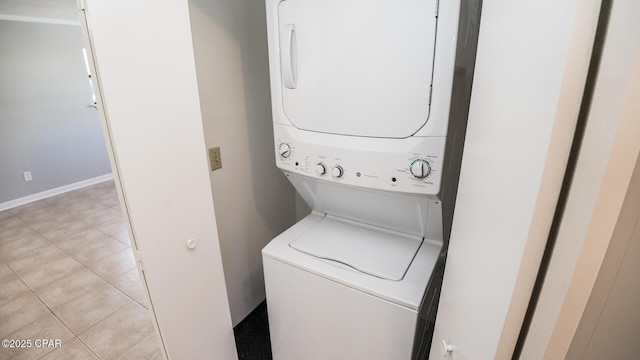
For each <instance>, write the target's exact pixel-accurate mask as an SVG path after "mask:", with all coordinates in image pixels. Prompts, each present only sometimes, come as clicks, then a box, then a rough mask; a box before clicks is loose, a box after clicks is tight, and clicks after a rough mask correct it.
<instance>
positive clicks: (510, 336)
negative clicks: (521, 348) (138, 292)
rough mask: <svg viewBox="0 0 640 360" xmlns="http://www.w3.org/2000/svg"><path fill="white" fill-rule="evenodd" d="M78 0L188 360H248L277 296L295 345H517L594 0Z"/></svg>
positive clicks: (128, 195) (487, 349)
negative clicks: (242, 356)
mask: <svg viewBox="0 0 640 360" xmlns="http://www.w3.org/2000/svg"><path fill="white" fill-rule="evenodd" d="M344 3H348V6H346V7H343V6H345V5H344ZM308 4H311V5H308ZM590 4H591V3H590ZM79 5H80V7H81V8H84V9H85V13H86V25H87V28H88V40H89V42H90V44H91V48H90V50H91V53H92V56H93V59H94V63H93V64H92V66H94V67H95V70H96V71H95V73H96V75H97V78H98V80H99V81H98V83H99V86H98V93H99V107H100V108H101V111H102V115H103V120H104V124H103V125H104V128H105V130H106V133H107V142H108V146H109V148H110V153H111V161H112V165H114V169H115V170H114V171H115V174H116V177H117V179H118V182H117V184H118V189H119V191H120V194H121V198H122V200H124V204H125V209H126V212H127V216H128V219H129V221H130V231H131V233H132V239H133V242H134V246H133V247H134V248H135V251H136V258H137V259H138V262H139V264H140V265H139V266H140V268H141V270H142V272H141V274H142V275H143V280H144V282H145V285H146V289H147V292H148V294H149V295H150V299H151V308H152V311H153V313H154V321H155V326H156V333H157V334H158V338H159V339H161V340H162V344H163V347H164V350H165V351H166V354H167V356H168V358H169V359H199V358H211V357H213V358H220V359H225V360H226V359H234V358H236V356H237V353H236V351H235V345H234V338H233V326H235V325H237V324H239V323H240V322H241V321H242V320H243V319H244V318H245V317H246V316H247V315H248V314H249V313H250V312H251V311H252V310H253V309H254V308H255V307H256V306H258V305H259V304H260V303H261V302H262V301H264V300H265V298H266V299H267V305H268V306H269V316H270V317H271V316H273V319H274V320H273V327H272V335H273V338H272V346H273V350H274V359H276V360H279V359H284V360H286V359H292V358H301V357H302V358H304V357H303V355H302V354H305V353H304V352H305V351H308V349H310V348H312V349H314V353H318V354H323V357H320V358H328V357H332V358H339V356H340V354H350V355H349V358H357V354H358V352H357V349H356V348H350V346H351V345H349V344H346V345H345V344H341V343H340V341H341V340H343V339H345V336H347V337H348V336H354V337H353V338H351V339H349V340H353V341H352V342H353V343H355V344H357V346H360V347H365V346H366V345H369V346H368V347H367V349H366V350H367V351H369V352H370V354H371V355H372V356H373V358H375V356H379V358H381V359H382V358H385V359H410V358H422V359H426V358H431V359H438V358H444V357H447V358H452V359H476V358H502V356H506V357H509V356H510V355H509V354H511V353H512V352H513V349H514V347H515V345H516V343H517V342H518V339H517V338H518V335H519V332H520V329H521V327H522V321H523V319H524V317H525V313H526V308H527V306H528V304H529V299H530V294H531V291H532V289H533V286H534V283H535V280H536V276H537V272H538V267H539V264H540V259H541V257H542V253H543V250H544V245H545V243H546V239H547V235H548V229H549V227H550V226H551V221H552V220H553V215H552V214H553V213H554V211H555V206H556V202H557V199H558V194H559V192H560V187H561V185H562V178H563V175H564V170H565V167H566V162H567V158H568V153H569V149H570V146H571V143H572V139H573V129H574V128H575V118H576V117H577V113H578V112H579V107H580V106H579V105H580V101H581V89H582V88H583V87H584V83H585V81H586V74H587V72H588V61H584V60H583V59H584V58H585V57H587V58H588V57H589V56H590V53H591V47H592V45H593V36H594V34H595V27H594V25H593V24H594V23H596V22H597V21H596V20H597V18H598V11H599V8H598V6H597V4H595V5H594V4H591V5H589V4H587V2H579V1H570V2H567V3H566V4H562V5H558V4H557V2H553V1H550V0H549V1H544V2H542V3H541V2H536V3H518V4H511V3H509V4H505V3H502V2H492V1H486V0H485V1H484V2H483V4H482V6H480V5H481V4H480V3H479V2H475V1H460V2H458V1H450V2H448V1H439V2H438V1H418V0H406V1H385V0H375V1H357V0H354V1H344V0H341V1H337V0H335V1H334V0H327V1H316V0H308V1H306V0H284V1H271V0H269V1H266V2H263V1H253V0H243V1H240V0H233V1H232V0H220V1H205V0H192V1H175V2H171V3H166V4H164V3H163V4H158V3H157V2H153V1H147V0H143V1H139V2H133V3H132V2H126V1H110V2H100V1H93V0H86V1H82V0H81V1H79ZM549 7H555V8H556V10H555V12H554V13H553V16H549V11H548V8H549ZM363 8H366V9H368V10H367V11H368V12H366V13H361V12H360V10H362V9H363ZM423 19H424V21H423ZM576 19H587V20H583V21H578V20H576ZM319 20H322V21H321V22H320V21H319ZM574 20H575V21H574ZM381 23H382V24H383V25H379V24H381ZM115 24H117V26H115ZM355 24H358V26H356V25H355ZM461 25H462V26H461ZM541 25H544V26H541ZM325 36H327V37H325ZM476 36H477V40H478V42H477V49H478V50H477V53H476V51H475V47H476V43H475V38H476ZM352 39H358V41H356V42H353V41H351V40H352ZM381 45H383V46H381ZM370 60H373V61H370ZM570 65H571V66H570ZM385 66H388V69H387V68H384V67H385ZM383 68H384V69H383ZM474 69H475V70H474ZM465 96H466V100H465ZM469 96H470V98H469ZM345 99H348V101H346V100H345ZM422 99H424V102H423V101H421V100H422ZM465 101H466V105H465ZM416 104H417V105H416ZM460 104H461V106H459V105H460ZM414 105H415V106H414ZM560 110H562V111H560ZM354 119H357V120H354ZM467 119H468V124H466V125H467V126H466V134H465V131H464V129H463V127H461V128H456V124H464V123H465V122H466V121H467ZM216 147H219V149H220V153H219V156H220V158H219V159H217V160H221V163H222V167H221V168H220V169H217V170H212V169H213V167H212V163H213V162H214V161H212V156H215V155H214V154H215V151H213V150H212V149H214V148H216ZM455 149H458V150H459V151H454V150H455ZM450 150H451V152H449V151H450ZM448 154H453V155H450V156H447V155H448ZM458 171H459V172H460V178H459V183H457V177H458V176H457V172H458ZM450 179H455V180H456V182H453V183H452V182H448V181H449V180H450ZM456 187H457V189H456ZM456 190H457V191H456ZM456 194H457V195H456ZM380 204H387V205H385V206H380ZM454 204H455V209H454V206H453V205H454ZM454 210H455V211H454ZM287 229H289V230H287ZM336 234H337V235H336ZM325 239H330V240H331V241H330V242H327V241H325ZM367 239H370V241H368V240H367ZM268 244H269V245H268ZM341 247H342V248H341ZM263 249H264V251H263ZM445 252H446V264H445V261H444V260H445ZM371 256H373V257H371ZM263 269H264V270H263ZM439 269H440V270H439ZM265 280H266V288H265ZM436 280H437V281H436ZM439 282H442V284H441V285H440V284H439ZM430 284H432V285H435V287H430V286H431V285H430ZM430 289H435V290H434V291H429V290H430ZM436 290H437V291H436ZM425 294H426V295H428V296H425ZM325 299H326V301H323V300H325ZM434 300H435V301H434ZM435 303H438V306H437V312H431V313H429V312H428V311H427V312H426V313H429V316H422V315H424V314H426V313H425V312H423V311H422V310H424V309H436V307H432V306H431V304H435ZM316 310H317V312H316ZM333 310H336V311H335V312H334V311H333ZM291 312H297V313H307V314H312V315H313V316H317V318H316V319H313V318H310V319H304V318H302V317H300V316H297V315H296V314H297V313H291ZM335 314H340V315H339V317H337V318H331V316H334V315H335ZM372 314H377V315H380V317H378V318H377V320H376V317H375V316H374V315H372ZM372 319H373V320H372ZM385 319H386V320H385ZM294 320H295V321H294ZM387 320H388V321H387ZM270 321H271V319H270ZM305 321H310V322H306V323H305ZM360 321H364V322H363V323H360ZM367 321H372V322H371V323H369V322H367ZM376 321H379V322H376ZM380 321H381V322H380ZM314 322H315V323H317V324H320V326H319V327H318V329H321V330H322V332H321V333H316V332H314V331H316V330H318V329H314V328H313V325H314ZM384 324H389V326H388V327H387V328H384V326H385V325H384ZM332 326H335V328H332ZM419 329H429V331H428V332H422V331H419ZM358 331H361V333H358ZM354 333H355V335H354ZM425 334H427V335H425ZM431 334H433V336H431ZM360 335H361V336H360ZM421 335H425V336H421ZM322 336H324V337H325V339H328V341H326V342H324V343H322V342H317V341H315V340H317V338H318V337H322ZM423 339H424V340H425V341H427V342H428V343H430V346H427V347H426V348H423V349H420V347H419V346H416V345H419V344H422V343H423V341H422V340H423ZM296 344H297V345H296ZM298 345H299V346H298ZM203 354H206V355H203ZM211 354H214V355H211ZM398 354H399V355H398ZM417 354H419V355H417ZM278 356H280V357H278ZM307 358H310V359H313V357H307Z"/></svg>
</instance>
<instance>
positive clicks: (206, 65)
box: [190, 0, 295, 325]
mask: <svg viewBox="0 0 640 360" xmlns="http://www.w3.org/2000/svg"><path fill="white" fill-rule="evenodd" d="M264 6H265V5H264V1H253V0H219V1H206V0H191V1H190V14H191V26H192V34H193V44H194V52H195V61H196V71H197V75H198V91H199V93H200V106H201V109H202V120H203V124H204V130H205V143H206V146H207V147H213V146H220V149H221V152H222V169H220V170H216V171H214V172H212V173H211V188H212V191H213V198H214V204H215V207H216V220H217V223H218V235H219V237H220V247H221V250H222V260H223V264H224V273H225V278H226V283H227V291H228V293H229V303H230V306H231V317H232V320H233V324H234V325H236V324H238V323H239V322H240V321H241V320H242V319H243V318H244V317H245V316H247V315H248V314H249V313H250V312H251V311H252V310H253V309H254V308H255V307H256V306H257V305H258V304H259V303H260V302H261V301H263V300H264V298H265V290H264V277H263V271H262V257H261V250H262V248H263V247H264V246H265V245H266V244H267V243H268V242H269V241H270V240H271V239H273V238H274V237H275V236H276V235H278V234H279V233H281V232H282V231H284V230H285V229H286V228H288V227H289V226H291V225H293V223H294V222H295V197H294V196H295V192H294V190H293V187H292V186H291V185H290V184H289V182H288V181H287V180H286V178H285V176H284V175H283V174H282V172H281V171H280V170H278V169H277V168H276V165H275V150H274V145H273V128H272V118H271V98H270V96H269V94H270V92H269V67H268V57H267V56H268V55H267V34H266V24H265V8H264Z"/></svg>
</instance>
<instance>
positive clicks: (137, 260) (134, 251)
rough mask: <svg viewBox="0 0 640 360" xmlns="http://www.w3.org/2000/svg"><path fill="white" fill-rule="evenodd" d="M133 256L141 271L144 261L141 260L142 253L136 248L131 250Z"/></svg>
mask: <svg viewBox="0 0 640 360" xmlns="http://www.w3.org/2000/svg"><path fill="white" fill-rule="evenodd" d="M133 256H134V257H135V258H136V262H137V263H138V267H139V268H140V270H141V271H144V263H143V262H142V254H141V253H140V251H138V250H133Z"/></svg>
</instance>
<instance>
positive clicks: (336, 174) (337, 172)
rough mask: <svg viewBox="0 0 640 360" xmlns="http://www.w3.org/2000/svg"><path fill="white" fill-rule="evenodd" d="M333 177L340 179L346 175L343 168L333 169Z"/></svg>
mask: <svg viewBox="0 0 640 360" xmlns="http://www.w3.org/2000/svg"><path fill="white" fill-rule="evenodd" d="M331 175H332V176H333V177H335V178H339V177H342V175H344V170H343V169H342V166H340V165H336V166H334V167H332V168H331Z"/></svg>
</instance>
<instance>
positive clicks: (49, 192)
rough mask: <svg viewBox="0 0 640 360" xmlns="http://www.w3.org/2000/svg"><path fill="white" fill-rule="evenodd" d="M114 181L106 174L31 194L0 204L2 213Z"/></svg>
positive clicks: (111, 176)
mask: <svg viewBox="0 0 640 360" xmlns="http://www.w3.org/2000/svg"><path fill="white" fill-rule="evenodd" d="M112 179H113V174H105V175H101V176H97V177H94V178H91V179H87V180H82V181H78V182H76V183H73V184H69V185H64V186H60V187H57V188H54V189H51V190H46V191H42V192H39V193H36V194H31V195H28V196H25V197H21V198H19V199H15V200H9V201H6V202H3V203H0V211H4V210H8V209H12V208H15V207H18V206H21V205H26V204H29V203H32V202H34V201H38V200H42V199H46V198H49V197H52V196H56V195H60V194H64V193H66V192H69V191H73V190H78V189H81V188H83V187H87V186H91V185H95V184H98V183H101V182H105V181H109V180H112Z"/></svg>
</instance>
